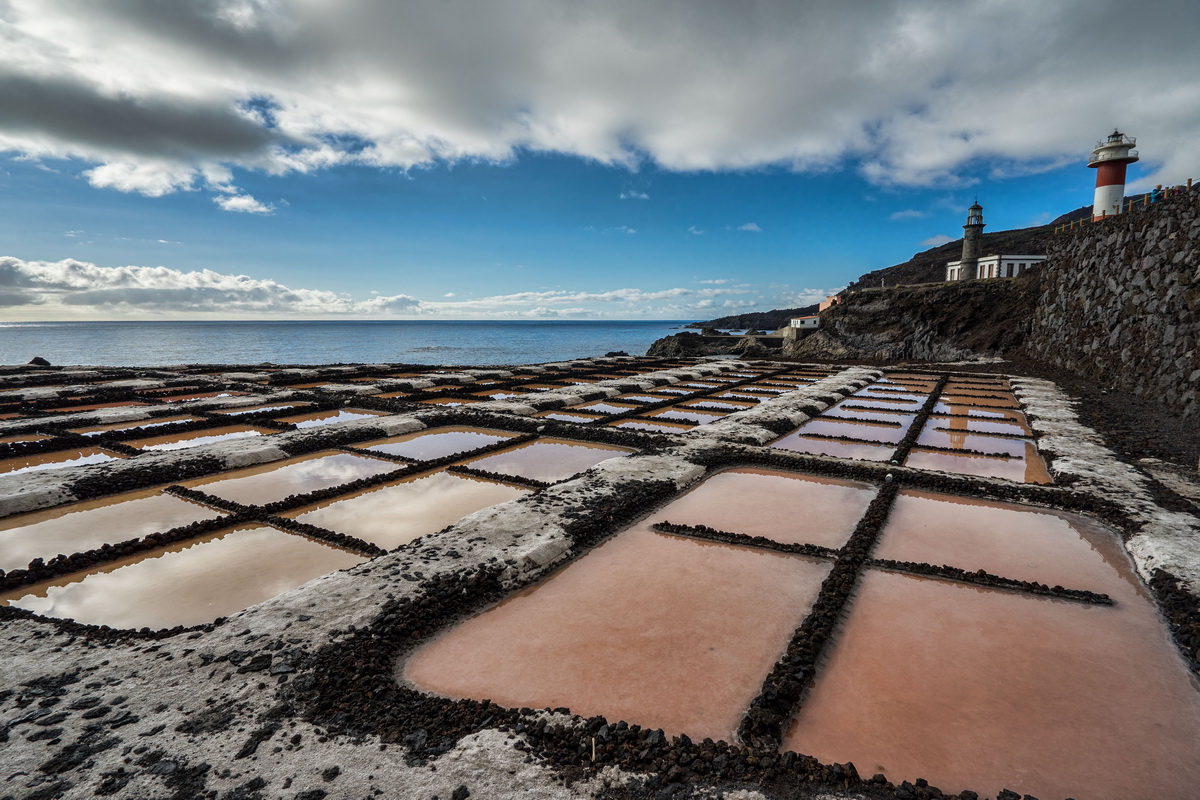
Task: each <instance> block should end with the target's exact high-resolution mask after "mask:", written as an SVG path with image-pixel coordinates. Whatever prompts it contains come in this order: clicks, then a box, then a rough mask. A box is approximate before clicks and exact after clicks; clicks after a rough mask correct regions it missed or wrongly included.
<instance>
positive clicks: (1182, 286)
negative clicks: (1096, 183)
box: [1026, 190, 1200, 416]
mask: <svg viewBox="0 0 1200 800" xmlns="http://www.w3.org/2000/svg"><path fill="white" fill-rule="evenodd" d="M1041 271H1042V273H1043V274H1042V294H1041V297H1040V298H1039V300H1038V303H1037V307H1036V309H1035V311H1034V315H1033V320H1032V325H1031V329H1030V333H1029V337H1028V339H1027V342H1026V349H1027V350H1028V352H1029V354H1030V355H1033V356H1035V357H1038V358H1042V359H1045V360H1046V361H1049V362H1051V363H1053V364H1056V365H1058V366H1060V367H1063V368H1065V369H1069V370H1071V371H1072V372H1076V373H1079V374H1081V375H1084V376H1086V377H1088V378H1092V379H1094V380H1097V381H1100V382H1102V383H1106V384H1109V385H1111V386H1113V387H1117V388H1121V389H1124V390H1127V391H1131V392H1133V393H1135V394H1137V395H1140V396H1142V397H1145V398H1147V399H1155V400H1157V401H1159V402H1161V403H1162V404H1163V405H1165V406H1167V407H1168V408H1170V409H1172V410H1174V411H1176V412H1178V413H1180V414H1182V415H1184V416H1197V415H1200V190H1194V191H1192V192H1188V193H1185V194H1180V195H1177V196H1175V197H1170V198H1167V199H1164V200H1163V201H1161V202H1159V203H1156V204H1155V205H1153V206H1150V207H1149V208H1145V209H1138V210H1136V211H1133V212H1131V213H1128V214H1123V215H1121V216H1119V217H1114V218H1112V219H1108V220H1105V221H1103V222H1100V223H1097V224H1094V225H1087V226H1084V227H1083V228H1080V229H1078V230H1076V231H1073V232H1070V233H1065V234H1060V235H1058V236H1056V237H1054V238H1053V239H1052V240H1051V242H1050V245H1049V260H1048V263H1047V264H1046V266H1045V267H1043V268H1042V270H1041Z"/></svg>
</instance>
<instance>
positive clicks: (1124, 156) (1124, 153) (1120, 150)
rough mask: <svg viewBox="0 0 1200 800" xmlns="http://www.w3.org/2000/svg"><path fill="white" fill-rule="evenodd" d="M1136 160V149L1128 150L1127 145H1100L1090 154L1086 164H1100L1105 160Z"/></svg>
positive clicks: (1090, 165) (1091, 165)
mask: <svg viewBox="0 0 1200 800" xmlns="http://www.w3.org/2000/svg"><path fill="white" fill-rule="evenodd" d="M1137 160H1138V151H1137V150H1130V149H1129V147H1128V145H1117V146H1116V147H1113V146H1112V145H1108V146H1103V145H1102V146H1101V147H1098V148H1096V150H1095V151H1094V152H1093V153H1092V155H1091V156H1090V157H1089V158H1088V166H1089V167H1094V166H1096V165H1097V164H1102V163H1104V162H1105V161H1128V162H1134V161H1137Z"/></svg>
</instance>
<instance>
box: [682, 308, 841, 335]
mask: <svg viewBox="0 0 1200 800" xmlns="http://www.w3.org/2000/svg"><path fill="white" fill-rule="evenodd" d="M817 308H818V304H817V303H813V304H812V305H811V306H805V307H804V308H780V309H776V310H774V311H752V312H749V313H746V314H733V315H731V316H728V317H717V318H716V319H710V320H709V321H708V322H693V323H691V324H690V325H685V326H684V327H685V328H716V329H718V330H750V329H757V330H763V331H773V330H775V329H777V328H782V327H783V326H784V325H786V324H787V323H788V320H789V319H791V318H792V317H807V316H809V315H810V314H815V313H817Z"/></svg>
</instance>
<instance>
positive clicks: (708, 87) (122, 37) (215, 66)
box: [0, 0, 1200, 196]
mask: <svg viewBox="0 0 1200 800" xmlns="http://www.w3.org/2000/svg"><path fill="white" fill-rule="evenodd" d="M0 7H3V9H4V24H3V27H0V41H2V42H3V47H0V107H2V108H4V109H5V114H4V115H3V117H2V118H0V151H6V152H10V153H13V154H16V155H21V156H26V157H29V158H31V159H35V160H36V159H38V158H62V157H67V158H76V159H81V160H82V161H83V162H84V163H86V164H87V165H88V166H89V167H90V169H88V170H87V172H86V173H85V175H86V176H87V178H88V179H89V180H91V181H92V183H93V184H94V185H96V186H101V187H109V188H113V189H117V190H120V191H132V192H141V193H144V194H148V195H152V196H153V195H161V194H165V193H167V192H172V191H181V190H187V189H197V188H202V187H209V186H213V187H218V186H226V187H228V184H229V180H230V179H229V177H228V176H229V175H231V174H232V173H231V169H232V168H235V167H236V168H241V169H248V170H259V171H262V172H265V173H269V174H276V175H277V174H283V173H288V172H301V173H306V172H312V171H314V170H319V169H322V168H325V167H328V166H332V165H336V164H346V163H354V164H361V165H368V166H376V167H399V168H401V169H408V168H411V167H414V166H418V165H425V164H430V163H436V162H442V161H458V160H484V161H494V162H503V161H506V160H508V159H512V158H514V157H515V156H516V155H517V154H519V153H521V152H524V151H529V152H539V153H559V154H567V155H571V156H577V157H581V158H585V159H593V160H596V161H598V162H601V163H605V164H612V165H624V166H637V165H638V164H639V163H641V162H644V161H650V162H653V163H654V164H656V165H658V166H660V167H662V168H664V169H667V170H741V169H751V168H756V167H761V166H764V165H782V166H785V167H788V168H791V169H796V170H814V169H828V168H830V167H836V166H839V165H842V164H845V163H860V164H861V169H862V171H863V173H864V174H865V175H866V176H867V177H868V178H869V179H870V180H873V181H875V182H876V183H879V184H881V185H892V184H900V185H918V186H930V185H962V184H964V183H967V182H969V181H968V179H967V178H966V174H967V172H968V170H973V171H975V172H983V173H990V174H992V175H1011V174H1027V173H1028V172H1030V171H1037V170H1041V169H1047V168H1052V167H1053V166H1054V165H1056V164H1061V163H1066V161H1067V160H1073V161H1076V162H1078V161H1081V160H1082V159H1083V158H1084V157H1086V155H1087V152H1088V150H1089V149H1090V145H1091V143H1092V141H1093V140H1094V139H1096V138H1098V137H1101V136H1103V135H1104V134H1105V133H1107V132H1108V131H1109V130H1110V129H1111V127H1112V126H1113V125H1114V124H1115V125H1119V126H1122V127H1123V128H1126V127H1127V128H1128V132H1129V133H1131V134H1134V135H1136V136H1139V138H1141V140H1142V148H1141V149H1142V153H1143V158H1144V159H1146V162H1147V163H1148V164H1149V165H1150V167H1151V169H1150V174H1149V175H1148V176H1147V177H1146V178H1145V179H1143V180H1142V181H1141V182H1140V184H1146V183H1149V184H1150V185H1153V184H1154V183H1170V184H1173V183H1178V182H1179V181H1181V180H1183V179H1185V178H1186V177H1188V175H1190V174H1191V173H1192V172H1193V171H1194V170H1195V165H1196V164H1197V163H1200V138H1197V137H1196V136H1195V135H1194V132H1195V130H1196V129H1197V128H1198V127H1200V82H1197V81H1195V80H1193V79H1192V78H1191V77H1190V76H1193V75H1196V74H1200V48H1196V47H1195V43H1194V41H1193V38H1194V32H1195V31H1196V30H1197V28H1200V6H1198V5H1197V4H1196V3H1195V2H1194V0H1160V1H1159V2H1154V3H1144V4H1142V5H1140V6H1139V7H1138V9H1137V13H1130V12H1129V6H1128V4H1127V3H1121V2H1117V0H1059V2H1054V3H1041V4H1031V3H1028V2H1021V0H994V2H986V3H967V4H959V5H956V6H955V8H954V11H953V13H947V12H946V7H945V5H944V3H941V2H937V0H909V1H908V2H905V3H899V4H892V5H887V6H885V7H880V6H878V5H877V4H870V3H844V2H835V1H834V0H814V2H805V3H796V2H792V1H791V0H761V2H757V3H755V5H754V13H753V14H747V13H745V12H744V10H743V9H742V8H741V7H740V6H738V5H737V4H729V3H705V4H695V5H689V6H688V7H687V10H686V12H681V11H680V8H679V7H678V6H676V5H674V4H655V3H650V4H648V3H645V2H642V1H641V0H608V2H604V3H592V4H572V6H571V8H570V9H569V10H567V11H564V10H563V7H562V4H561V3H560V2H558V0H522V2H520V3H515V2H496V1H495V0H458V2H455V3H419V4H414V3H394V2H389V1H388V0H340V2H338V3H336V4H334V3H330V2H314V1H313V0H205V2H192V3H153V2H147V1H146V0H139V1H138V2H134V1H133V0H129V2H118V3H95V2H89V1H88V0H4V2H3V3H2V4H0ZM846 53H855V54H856V56H855V58H853V59H847V58H846V56H845V54H846ZM1104 53H1119V54H1120V69H1116V70H1109V71H1108V72H1107V73H1106V74H1105V77H1104V80H1097V79H1096V75H1097V63H1098V62H1097V58H1099V56H1098V54H1104ZM1047 54H1052V57H1048V56H1047ZM829 64H838V65H839V67H838V69H828V68H827V66H828V65H829ZM796 75H803V76H804V80H802V81H797V80H796V79H795V76H796ZM1064 87H1070V89H1069V90H1066V89H1065V88H1064ZM981 167H982V168H983V169H981ZM222 176H224V177H222ZM1140 184H1139V185H1140Z"/></svg>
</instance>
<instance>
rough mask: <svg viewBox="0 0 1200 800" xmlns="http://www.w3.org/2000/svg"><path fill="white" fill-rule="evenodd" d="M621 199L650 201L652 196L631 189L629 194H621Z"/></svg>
mask: <svg viewBox="0 0 1200 800" xmlns="http://www.w3.org/2000/svg"><path fill="white" fill-rule="evenodd" d="M619 197H620V198H621V199H622V200H649V199H650V195H648V194H646V193H645V192H639V191H636V190H634V189H630V190H629V191H627V192H621V194H620V195H619Z"/></svg>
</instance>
